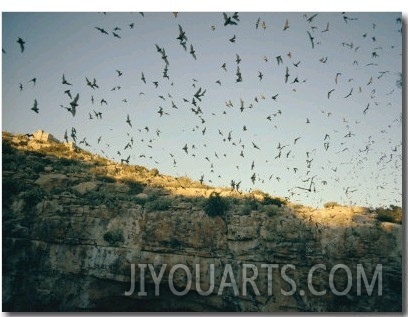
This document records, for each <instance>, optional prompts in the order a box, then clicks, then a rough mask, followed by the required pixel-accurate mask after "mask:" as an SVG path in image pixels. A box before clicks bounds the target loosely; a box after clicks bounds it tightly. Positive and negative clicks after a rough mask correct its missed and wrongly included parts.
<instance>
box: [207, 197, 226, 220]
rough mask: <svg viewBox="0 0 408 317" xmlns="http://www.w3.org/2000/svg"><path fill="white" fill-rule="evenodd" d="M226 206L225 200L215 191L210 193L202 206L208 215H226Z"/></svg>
mask: <svg viewBox="0 0 408 317" xmlns="http://www.w3.org/2000/svg"><path fill="white" fill-rule="evenodd" d="M228 208H229V206H228V203H227V201H226V200H225V199H224V198H223V197H221V196H220V194H219V193H215V192H213V193H211V195H210V197H209V198H208V200H207V203H206V205H205V206H204V210H205V212H206V214H207V215H208V216H209V217H216V216H220V217H223V216H225V215H226V213H227V211H228Z"/></svg>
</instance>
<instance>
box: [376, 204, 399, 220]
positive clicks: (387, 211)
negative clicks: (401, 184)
mask: <svg viewBox="0 0 408 317" xmlns="http://www.w3.org/2000/svg"><path fill="white" fill-rule="evenodd" d="M374 211H375V212H376V213H377V220H379V221H384V222H393V223H399V224H402V208H401V207H398V206H394V205H390V207H388V208H383V207H381V208H376V209H375V210H374Z"/></svg>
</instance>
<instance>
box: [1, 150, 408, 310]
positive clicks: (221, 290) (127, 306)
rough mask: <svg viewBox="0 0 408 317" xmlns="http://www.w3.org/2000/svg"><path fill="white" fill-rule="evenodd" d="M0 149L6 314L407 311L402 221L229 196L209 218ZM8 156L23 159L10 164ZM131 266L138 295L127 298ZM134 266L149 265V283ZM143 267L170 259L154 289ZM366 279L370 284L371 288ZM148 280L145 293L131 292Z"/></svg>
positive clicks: (181, 199) (169, 199) (157, 193)
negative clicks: (249, 203)
mask: <svg viewBox="0 0 408 317" xmlns="http://www.w3.org/2000/svg"><path fill="white" fill-rule="evenodd" d="M3 148H4V147H3ZM5 154H6V155H4V153H3V168H4V170H3V228H2V229H3V310H5V311H246V312H252V311H254V312H255V311H260V312H276V311H279V312H282V311H311V312H321V311H325V312H327V311H362V312H365V311H401V310H402V283H401V278H402V273H401V272H402V269H401V268H402V228H401V225H397V224H391V223H381V222H378V221H377V220H376V219H375V217H374V216H373V215H372V214H371V213H370V212H369V210H368V209H365V208H351V207H336V208H333V209H322V210H313V209H311V208H306V207H301V208H298V207H296V206H291V205H288V206H282V207H277V206H274V205H271V206H267V208H265V206H262V205H261V204H253V205H252V207H251V208H242V206H243V205H244V204H245V203H246V198H245V197H242V198H236V197H235V198H234V199H233V200H231V203H230V208H229V211H228V213H227V214H226V215H225V216H223V217H219V216H216V217H209V216H208V215H207V214H206V212H205V211H204V210H205V203H206V198H203V197H198V196H197V197H193V196H192V195H189V196H182V195H174V194H172V193H171V192H170V191H167V190H165V189H163V188H154V187H149V186H146V184H142V185H140V186H139V187H138V186H136V185H137V184H133V183H124V182H120V181H118V180H114V181H113V180H109V179H107V178H102V177H99V178H97V177H95V175H93V174H92V173H91V172H90V171H94V170H95V166H90V165H89V164H88V165H83V166H82V165H78V164H80V163H76V165H73V164H72V163H71V162H65V163H64V164H65V165H63V166H61V164H56V162H59V161H58V159H55V161H54V158H52V157H48V158H47V157H44V156H43V157H38V156H36V154H35V153H34V152H22V151H20V150H19V151H16V152H12V153H5ZM11 154H12V155H11ZM12 159H13V160H19V162H20V164H19V165H18V169H16V170H13V168H14V167H13V166H14V165H13V164H11V163H10V162H9V160H12ZM39 159H40V160H43V161H44V162H43V164H42V166H43V167H41V166H40V167H38V166H37V167H36V168H35V170H36V171H33V168H32V167H30V164H31V162H34V161H37V162H38V161H39ZM46 166H52V167H53V168H52V169H49V168H47V169H45V168H44V167H46ZM73 166H76V167H75V168H73ZM98 166H99V165H98ZM225 199H227V197H226V198H225ZM132 264H134V267H135V276H134V279H135V291H134V292H133V294H131V295H126V292H128V291H129V290H130V286H131V268H132ZM139 264H146V265H147V266H146V269H145V282H144V283H143V282H142V281H141V274H140V271H141V269H140V268H139V266H138V265H139ZM149 264H150V267H151V269H154V270H155V272H156V274H158V273H159V271H160V270H161V268H163V267H164V265H166V267H165V268H164V271H163V272H164V273H163V277H162V280H161V283H160V285H159V286H158V287H159V292H160V294H159V296H156V295H155V291H156V286H155V282H154V280H153V278H152V274H151V272H150V268H149V266H148V265H149ZM318 264H321V265H325V269H324V268H322V267H321V266H320V267H317V268H316V270H315V271H314V273H313V278H312V280H311V281H310V283H309V284H310V285H308V275H309V274H310V271H311V268H312V267H314V266H315V265H318ZM378 264H381V265H382V270H381V274H379V271H378V266H377V265H378ZM177 265H184V266H185V267H187V268H188V269H189V270H190V271H191V277H192V281H191V287H190V289H189V290H188V292H186V294H184V295H182V296H177V295H176V294H175V291H174V289H175V290H176V292H182V291H183V290H184V289H185V288H186V285H188V280H187V279H186V276H187V274H186V272H185V271H184V270H183V267H180V266H179V268H178V269H177V270H173V273H174V274H173V275H171V274H172V273H171V272H172V269H173V268H174V267H175V266H177ZM196 265H199V266H198V268H199V274H198V277H197V275H196V273H197V272H196V271H197V266H196ZM211 265H214V283H213V284H214V289H213V291H212V292H211V294H209V295H207V296H203V295H200V292H201V291H206V290H208V289H209V288H210V287H211V271H210V268H211ZM272 265H274V266H272ZM287 265H291V266H287ZM359 265H361V266H359ZM268 266H269V269H271V274H268V273H269V271H268ZM285 266H286V267H285ZM254 267H255V269H254ZM345 267H347V268H349V269H350V273H351V274H350V275H349V276H348V275H347V270H346V269H345ZM359 267H360V268H361V267H362V268H363V270H364V274H365V275H364V277H366V281H364V278H363V277H361V275H360V276H359V275H358V272H357V271H358V270H359V269H358V268H359ZM228 268H231V271H230V273H232V274H229V273H228ZM333 268H335V269H336V268H337V269H336V270H334V269H333ZM255 270H257V276H256V278H254V283H255V286H256V287H253V285H252V284H251V283H250V282H247V283H246V284H245V285H246V286H247V292H246V294H244V287H243V281H244V279H245V276H244V271H245V272H246V274H247V276H246V277H247V278H251V277H253V276H254V275H253V274H256V273H255ZM376 270H377V271H376ZM226 272H227V273H226ZM359 272H360V273H361V270H360V271H359ZM375 274H377V279H376V280H375V278H374V276H375ZM231 275H232V276H231ZM380 275H381V277H382V282H381V283H382V288H381V290H382V292H381V294H379V276H380ZM225 277H227V279H225ZM198 278H199V280H200V283H199V288H200V289H198V288H197V280H198ZM231 278H233V279H234V280H235V282H236V285H237V292H236V291H235V289H234V287H233V286H232V285H233V284H234V283H233V282H232V280H231ZM271 278H272V283H270V282H271V281H270V279H271ZM359 280H360V282H361V284H362V285H363V286H362V287H361V289H362V292H361V294H359V293H358V281H359ZM290 281H293V284H291V282H290ZM228 282H231V285H228ZM366 282H367V283H368V284H370V283H372V293H371V294H368V292H367V289H368V288H369V287H366V284H367V283H366ZM295 285H296V286H295ZM368 286H370V285H368ZM348 287H350V290H349V291H348V292H347V293H345V294H343V295H338V294H337V295H336V292H337V293H341V292H343V291H344V290H347V288H348ZM143 288H144V291H145V293H146V294H145V295H140V294H138V293H139V292H140V291H141V289H143ZM255 288H257V290H258V291H259V293H258V294H257V291H256V289H255ZM324 290H326V294H324V295H316V292H322V291H324ZM285 292H288V293H291V294H290V295H285Z"/></svg>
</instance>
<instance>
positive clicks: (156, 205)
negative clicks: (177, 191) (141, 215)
mask: <svg viewBox="0 0 408 317" xmlns="http://www.w3.org/2000/svg"><path fill="white" fill-rule="evenodd" d="M171 203H172V200H171V199H170V198H167V197H161V196H157V197H155V198H154V199H149V201H148V202H146V204H145V207H146V209H147V210H148V211H164V210H168V209H169V208H170V206H171Z"/></svg>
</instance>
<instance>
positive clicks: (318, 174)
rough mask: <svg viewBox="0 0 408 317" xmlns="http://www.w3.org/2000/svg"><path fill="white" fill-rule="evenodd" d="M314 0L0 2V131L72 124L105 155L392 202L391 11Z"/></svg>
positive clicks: (395, 134) (397, 164) (396, 63)
mask: <svg viewBox="0 0 408 317" xmlns="http://www.w3.org/2000/svg"><path fill="white" fill-rule="evenodd" d="M316 13H317V15H315V14H316ZM316 13H315V12H306V13H303V12H279V13H277V12H239V13H238V18H237V19H232V21H234V23H236V24H232V25H230V24H228V25H224V21H225V20H224V16H223V12H222V11H217V12H180V13H179V14H177V16H176V15H174V14H173V12H144V13H143V14H141V13H139V12H133V13H130V12H121V13H114V12H107V13H106V14H104V13H101V12H100V13H97V12H88V13H84V12H71V13H64V12H58V13H55V12H42V13H41V12H36V13H27V12H3V14H2V48H3V49H4V51H5V53H4V52H3V54H2V79H3V80H2V130H3V131H9V132H14V133H31V132H34V131H36V130H38V129H43V130H45V131H48V132H50V133H52V134H53V135H54V136H55V137H57V138H58V139H60V140H63V139H64V133H65V131H67V133H68V137H69V140H70V141H72V138H71V136H70V135H71V130H72V128H75V129H76V131H77V133H76V136H77V139H76V142H77V144H78V145H79V146H80V147H82V148H84V149H86V150H88V151H90V152H92V153H96V154H100V155H103V156H105V157H108V158H110V159H113V160H115V161H117V162H120V161H121V159H127V158H128V157H129V163H130V164H137V165H143V166H146V167H148V168H157V169H158V170H159V171H160V172H161V173H163V174H169V175H173V176H188V177H190V178H192V179H194V180H199V179H200V178H203V179H204V182H205V183H207V184H209V185H213V186H227V187H228V186H230V183H231V180H233V181H234V182H235V183H240V188H239V189H240V190H243V191H245V192H247V191H250V190H253V189H260V190H263V191H265V192H267V193H269V194H271V195H272V196H280V197H287V198H288V199H289V200H290V201H292V202H295V203H302V204H306V205H311V206H321V205H322V204H323V203H325V202H328V201H336V202H338V203H341V204H345V205H363V206H384V205H389V204H395V205H401V204H402V89H401V87H400V86H399V85H398V80H399V79H400V74H401V72H402V36H401V31H400V30H401V27H402V26H401V24H400V23H399V20H398V19H399V18H401V12H399V13H398V12H372V13H356V12H350V13H348V12H345V13H342V12H331V13H325V12H316ZM225 14H226V15H227V17H232V16H233V14H234V12H225ZM313 16H314V17H313ZM308 19H310V21H308ZM258 20H259V24H258V28H257V27H256V25H257V21H258ZM263 23H264V26H265V27H263ZM285 25H286V27H285ZM179 26H181V28H182V30H183V32H185V36H186V39H184V40H183V41H184V42H186V48H187V49H186V50H185V49H184V48H183V46H182V45H181V43H180V40H179V39H177V37H179V35H180V31H179ZM96 27H98V28H101V29H103V30H105V31H107V33H108V34H103V33H101V32H100V31H99V30H98V29H96ZM115 28H116V30H115ZM113 32H115V33H116V34H117V35H118V36H120V38H118V37H115V36H114V35H113ZM309 34H310V36H311V37H313V46H312V41H311V40H310V38H309ZM234 36H235V41H232V40H231V39H233V38H234ZM19 37H21V38H22V39H23V40H24V42H25V44H24V51H23V52H21V48H20V45H19V44H18V43H17V39H18V38H19ZM156 45H158V46H159V48H160V49H161V50H163V49H164V51H165V55H166V56H167V62H168V65H167V68H168V71H167V74H168V77H169V78H164V77H163V71H164V69H165V67H166V62H165V60H164V59H163V58H162V53H161V52H158V49H157V47H156ZM190 45H192V46H193V48H194V50H195V55H196V59H194V58H193V56H192V54H190ZM237 55H238V56H239V58H240V59H241V61H240V62H239V64H238V63H237ZM224 63H225V65H226V66H225V69H223V68H222V65H223V64H224ZM238 67H239V72H240V73H241V77H242V81H238V82H237V78H238V75H237V70H238ZM118 71H119V72H118ZM142 73H143V74H144V77H145V79H146V83H144V82H143V81H142V80H141V77H142ZM286 73H288V75H289V76H288V77H287V82H285V74H286ZM119 74H120V76H119ZM260 74H261V75H262V78H260ZM63 75H64V76H65V79H66V80H67V81H68V82H69V83H70V84H71V85H66V84H63V83H62V76H63ZM33 78H36V83H35V85H34V84H33V82H30V80H31V79H33ZM86 78H88V79H89V80H90V81H91V82H92V81H93V80H94V79H95V80H96V84H97V85H98V87H99V88H96V87H93V88H92V87H90V86H88V85H87V84H86ZM217 81H218V83H217ZM154 82H156V83H157V87H156V86H155V84H154ZM20 83H21V85H22V90H21V89H20ZM200 89H201V91H199V90H200ZM66 90H70V93H71V95H72V98H75V96H76V95H77V94H79V99H78V102H77V103H78V106H77V108H76V114H75V116H73V115H72V114H71V113H70V112H69V111H67V108H69V107H70V102H72V99H71V98H70V97H69V96H68V94H67V93H64V91H66ZM329 92H330V94H329ZM200 93H203V95H202V96H201V97H198V98H197V97H195V96H194V95H197V94H198V95H199V94H200ZM348 95H349V96H348ZM272 97H273V98H272ZM92 99H93V103H92ZM193 99H194V101H193ZM34 100H37V103H38V108H39V112H38V113H36V112H34V111H32V110H31V108H32V107H33V105H34ZM102 100H105V101H106V102H107V104H106V103H102V104H101V101H102ZM194 103H195V105H194ZM61 105H62V106H61ZM95 112H97V113H98V112H101V113H102V118H101V119H100V118H97V117H96V116H95ZM159 112H162V113H163V114H162V115H160V113H159ZM128 116H129V119H130V122H131V126H130V124H128V123H127V122H126V120H127V117H128ZM84 138H85V139H84ZM98 140H99V142H98ZM81 141H83V142H82V143H81V144H80V142H81ZM132 141H133V143H132ZM128 144H129V146H128V147H127V148H126V149H125V147H126V145H128ZM183 148H186V149H187V151H185V150H183ZM309 189H310V191H309Z"/></svg>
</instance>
